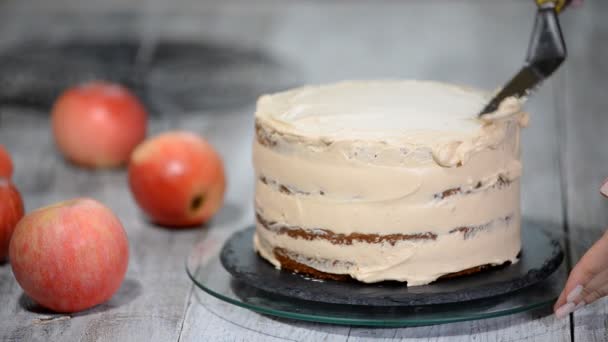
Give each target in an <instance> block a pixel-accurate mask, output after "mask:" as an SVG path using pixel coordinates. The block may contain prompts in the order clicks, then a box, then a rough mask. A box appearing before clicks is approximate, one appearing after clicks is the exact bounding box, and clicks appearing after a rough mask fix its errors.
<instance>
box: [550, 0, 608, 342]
mask: <svg viewBox="0 0 608 342" xmlns="http://www.w3.org/2000/svg"><path fill="white" fill-rule="evenodd" d="M606 13H608V4H607V3H606V2H602V1H593V2H592V1H589V2H586V3H585V5H584V7H583V8H581V9H580V10H576V11H571V12H570V13H566V14H565V15H564V31H565V33H566V38H567V45H568V51H569V56H568V59H569V60H568V63H567V64H566V69H565V70H564V71H565V75H566V78H565V80H564V84H565V90H566V92H565V93H564V94H562V97H561V101H560V107H559V108H561V109H562V110H561V111H560V112H559V114H560V116H559V118H560V120H561V127H560V129H561V130H560V131H559V132H558V134H559V135H560V137H561V139H560V143H561V146H562V149H563V150H564V160H563V165H564V178H565V183H566V195H567V202H566V203H567V217H568V226H569V230H570V237H571V239H570V246H571V250H572V255H573V259H574V261H575V262H576V261H577V260H578V259H579V258H580V257H581V256H582V255H583V254H584V253H585V251H587V249H588V248H589V247H590V246H591V245H592V244H593V243H594V242H595V241H596V240H597V239H598V238H599V237H600V236H601V234H603V233H604V232H605V231H606V226H607V224H608V201H606V199H605V198H603V197H602V196H600V195H599V193H598V189H599V186H600V184H601V182H602V181H603V179H604V178H606V177H607V176H608V149H607V148H606V146H608V135H606V127H608V116H607V115H606V89H608V81H607V80H608V69H607V68H606V56H608V46H606V44H605V42H606V38H607V37H608V23H607V22H606V20H605V14H606ZM574 318H575V320H574V340H575V341H607V340H608V299H606V298H604V299H602V300H600V301H599V302H597V303H594V304H593V305H588V306H587V307H586V308H584V309H583V310H581V311H580V312H576V313H575V314H574Z"/></svg>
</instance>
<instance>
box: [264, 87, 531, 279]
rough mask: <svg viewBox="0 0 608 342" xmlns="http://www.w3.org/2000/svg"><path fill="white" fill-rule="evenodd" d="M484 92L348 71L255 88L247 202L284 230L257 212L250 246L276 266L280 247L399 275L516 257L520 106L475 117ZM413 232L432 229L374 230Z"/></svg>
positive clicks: (434, 274) (369, 272)
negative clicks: (469, 232) (306, 82)
mask: <svg viewBox="0 0 608 342" xmlns="http://www.w3.org/2000/svg"><path fill="white" fill-rule="evenodd" d="M488 99H489V95H488V94H486V93H484V92H480V91H476V90H473V89H469V88H464V87H458V86H453V85H447V84H443V83H437V82H429V81H351V82H341V83H336V84H331V85H324V86H316V87H312V86H308V87H302V88H297V89H294V90H290V91H286V92H282V93H277V94H273V95H265V96H262V97H261V98H260V99H259V101H258V106H257V111H256V140H255V142H254V147H253V161H254V167H255V172H256V179H257V182H256V195H255V207H256V211H257V212H258V214H259V216H260V217H263V218H264V220H265V222H273V223H276V224H277V225H278V226H280V227H283V229H281V230H272V229H271V230H269V229H264V228H263V226H262V225H261V224H260V222H258V229H257V233H256V239H255V241H256V242H255V246H256V249H257V250H258V251H259V253H260V254H261V255H262V256H263V257H264V258H266V259H268V260H269V261H270V262H272V263H273V264H274V265H275V266H277V267H280V263H279V262H278V261H277V260H276V259H275V257H274V253H273V250H274V249H275V248H280V249H281V250H285V251H293V252H294V253H295V254H297V255H299V256H304V259H303V260H296V261H297V262H301V263H303V264H305V265H307V266H309V267H312V268H315V269H317V270H319V271H322V272H326V273H332V274H348V275H350V276H352V277H354V278H356V279H359V280H361V281H365V282H375V281H382V280H399V281H407V282H408V285H421V284H425V283H428V282H431V281H433V280H435V279H437V278H439V277H441V276H442V275H444V274H448V273H452V272H458V271H461V270H464V269H467V268H471V267H476V266H480V265H486V264H497V265H498V264H502V263H504V262H505V261H510V262H515V261H516V255H517V253H518V252H519V248H520V240H519V229H520V227H519V177H520V176H521V169H522V166H521V162H520V158H519V148H520V147H519V142H520V141H519V134H520V128H521V127H523V126H525V124H526V123H527V115H526V114H525V113H523V112H522V111H521V107H520V105H519V103H518V102H517V101H511V100H509V101H505V102H503V104H502V105H501V106H500V107H499V109H498V110H497V112H495V113H491V114H490V115H487V116H484V117H483V118H482V119H478V118H477V113H479V111H480V110H481V109H482V108H483V106H484V105H485V104H486V102H487V101H488ZM506 217H509V218H510V219H509V220H505V218H506ZM289 227H294V229H295V227H297V228H298V229H301V230H303V231H326V232H330V233H331V234H338V236H365V235H370V236H378V237H379V238H378V239H377V241H376V243H367V242H365V241H360V240H356V239H355V240H354V241H351V243H349V244H332V243H331V242H328V241H326V240H325V241H324V240H317V239H305V238H303V237H302V236H301V235H300V236H298V234H297V233H295V232H292V233H291V234H288V233H286V230H289ZM462 227H494V228H493V229H488V230H487V231H486V230H484V231H483V232H481V233H479V234H475V235H474V237H473V238H467V239H465V238H464V235H463V234H453V232H454V231H455V230H454V229H457V228H462ZM456 231H457V230H456ZM340 234H341V235H340ZM421 234H422V235H424V234H427V235H428V236H434V237H435V239H432V240H430V241H426V240H425V239H406V240H404V241H397V242H395V243H392V244H391V243H387V242H386V241H387V240H386V239H384V238H382V236H422V235H421ZM464 245H466V246H468V247H467V248H464V247H463V246H464ZM498 245H500V246H498ZM471 248H472V249H471ZM467 250H468V254H470V255H460V253H461V252H463V251H467ZM471 251H474V253H471ZM315 258H316V259H315ZM311 260H318V262H316V263H315V262H313V261H311ZM323 260H332V261H333V262H331V263H327V262H324V261H323ZM332 265H334V266H332ZM338 265H349V266H348V267H346V266H342V267H339V266H338Z"/></svg>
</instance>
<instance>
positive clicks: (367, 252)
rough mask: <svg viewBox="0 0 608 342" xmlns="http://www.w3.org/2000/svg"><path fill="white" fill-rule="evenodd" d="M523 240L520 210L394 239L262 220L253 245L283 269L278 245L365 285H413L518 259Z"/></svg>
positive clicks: (323, 269)
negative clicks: (327, 234)
mask: <svg viewBox="0 0 608 342" xmlns="http://www.w3.org/2000/svg"><path fill="white" fill-rule="evenodd" d="M520 239H521V238H520V227H519V213H515V214H514V217H513V219H496V220H494V221H492V222H490V223H487V224H485V225H483V226H480V228H479V229H476V230H475V229H473V230H471V231H469V232H468V233H467V231H465V230H462V231H460V230H455V231H452V232H451V233H450V232H448V233H447V234H441V235H437V236H436V238H435V239H421V238H419V239H404V240H400V241H397V242H395V243H390V242H388V241H382V242H377V243H370V242H367V241H362V240H356V241H352V242H351V243H350V244H345V243H332V241H331V240H328V239H322V238H316V239H305V238H302V237H293V236H290V235H288V234H284V233H281V232H278V231H274V230H270V229H267V228H265V227H264V226H263V225H262V224H261V223H259V222H258V224H257V229H256V235H255V238H254V245H255V248H256V250H257V251H258V252H259V253H260V254H261V255H262V256H263V257H264V258H265V259H267V260H269V261H270V262H271V263H273V264H274V265H275V266H276V267H279V268H280V267H281V264H280V262H279V261H278V260H277V258H276V257H275V254H274V252H275V248H280V249H282V250H285V251H291V252H292V253H293V254H292V255H291V256H292V257H293V258H294V260H295V261H296V262H298V263H301V264H304V265H307V266H309V267H311V268H313V269H316V270H319V271H321V272H324V273H331V274H345V275H349V276H351V277H352V278H354V279H357V280H360V281H362V282H366V283H373V282H378V281H384V280H396V281H407V283H408V286H415V285H423V284H428V283H430V282H432V281H434V280H436V279H438V278H440V277H441V276H443V275H445V274H450V273H455V272H459V271H462V270H465V269H469V268H473V267H477V266H482V265H487V264H489V265H501V264H503V263H504V262H506V261H509V262H512V263H514V262H517V255H518V253H519V251H520V249H521V240H520Z"/></svg>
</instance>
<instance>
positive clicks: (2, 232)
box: [0, 178, 24, 261]
mask: <svg viewBox="0 0 608 342" xmlns="http://www.w3.org/2000/svg"><path fill="white" fill-rule="evenodd" d="M23 210H24V209H23V200H22V199H21V194H19V191H18V190H17V188H16V187H15V185H14V184H13V183H11V181H9V180H7V179H3V178H0V261H4V260H6V257H7V256H8V245H9V242H10V241H11V236H12V235H13V230H14V229H15V225H17V222H19V220H20V219H21V218H22V217H23Z"/></svg>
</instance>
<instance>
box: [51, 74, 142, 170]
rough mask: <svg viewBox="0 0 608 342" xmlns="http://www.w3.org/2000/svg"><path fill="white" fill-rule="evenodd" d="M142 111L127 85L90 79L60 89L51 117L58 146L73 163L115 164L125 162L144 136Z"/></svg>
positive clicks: (86, 164)
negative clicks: (84, 82)
mask: <svg viewBox="0 0 608 342" xmlns="http://www.w3.org/2000/svg"><path fill="white" fill-rule="evenodd" d="M147 117H148V115H147V114H146V111H145V109H144V107H143V106H142V104H141V103H140V102H139V101H138V100H137V98H136V97H135V95H133V94H132V93H131V92H130V91H129V90H128V89H126V88H124V87H122V86H120V85H117V84H111V83H107V82H91V83H86V84H83V85H80V86H76V87H74V88H71V89H68V90H67V91H66V92H64V93H63V94H62V95H61V96H60V97H59V99H58V100H57V102H55V105H54V106H53V110H52V114H51V121H52V125H53V135H54V137H55V142H56V144H57V147H58V148H59V150H60V151H61V152H62V153H63V155H64V156H65V157H66V158H67V159H68V160H70V161H72V162H74V163H75V164H78V165H81V166H85V167H91V168H103V167H116V166H120V165H122V164H125V163H126V162H128V160H129V157H130V155H131V152H133V149H134V148H135V147H136V146H137V145H138V144H139V143H140V142H142V141H143V140H144V139H145V137H146V126H147Z"/></svg>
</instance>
